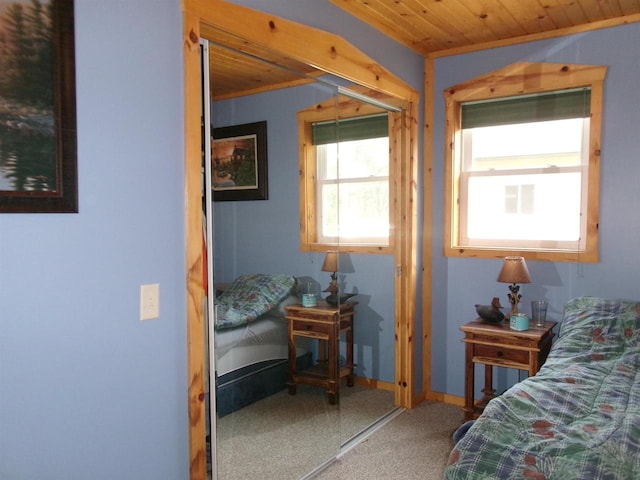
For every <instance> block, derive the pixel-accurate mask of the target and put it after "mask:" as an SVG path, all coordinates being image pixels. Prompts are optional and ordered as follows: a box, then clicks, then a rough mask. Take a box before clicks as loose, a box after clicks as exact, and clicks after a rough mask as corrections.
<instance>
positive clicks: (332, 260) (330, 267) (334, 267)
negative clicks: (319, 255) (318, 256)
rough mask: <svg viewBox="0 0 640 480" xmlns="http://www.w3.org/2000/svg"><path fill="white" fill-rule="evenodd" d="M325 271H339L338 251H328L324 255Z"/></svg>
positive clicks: (323, 266) (323, 269) (323, 265)
mask: <svg viewBox="0 0 640 480" xmlns="http://www.w3.org/2000/svg"><path fill="white" fill-rule="evenodd" d="M322 271H323V272H337V271H338V252H336V251H328V252H327V254H326V255H325V257H324V263H323V264H322Z"/></svg>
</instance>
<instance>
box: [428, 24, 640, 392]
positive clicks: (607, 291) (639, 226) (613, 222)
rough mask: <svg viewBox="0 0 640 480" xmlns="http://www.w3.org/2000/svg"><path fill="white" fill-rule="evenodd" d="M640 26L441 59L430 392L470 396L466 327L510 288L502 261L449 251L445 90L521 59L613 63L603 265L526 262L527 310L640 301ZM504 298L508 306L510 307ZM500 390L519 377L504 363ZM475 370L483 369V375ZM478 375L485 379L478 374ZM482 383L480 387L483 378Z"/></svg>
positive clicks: (554, 312) (606, 118) (603, 187)
mask: <svg viewBox="0 0 640 480" xmlns="http://www.w3.org/2000/svg"><path fill="white" fill-rule="evenodd" d="M639 44H640V24H638V23H635V24H631V25H628V26H622V27H616V28H611V29H605V30H599V31H594V32H589V33H584V34H580V35H573V36H570V37H566V38H559V39H553V40H547V41H540V42H535V43H530V44H524V45H518V46H512V47H505V48H499V49H493V50H488V51H483V52H476V53H470V54H466V55H459V56H454V57H448V58H442V59H438V60H437V61H436V62H435V73H436V76H435V91H436V95H435V103H434V105H435V115H436V122H435V124H434V146H433V149H434V158H435V162H434V163H435V164H434V179H435V181H434V191H433V203H434V225H433V228H434V232H437V233H436V235H435V238H434V247H433V257H434V282H433V298H434V304H433V338H434V339H438V341H436V342H434V345H433V351H432V361H433V363H432V364H433V371H432V379H433V380H432V388H433V389H434V390H436V391H441V392H447V393H450V394H454V395H462V394H463V392H464V377H463V375H462V372H463V370H464V348H463V344H462V343H461V342H460V338H461V337H462V335H461V332H460V330H459V327H460V325H462V324H463V323H466V322H467V321H469V320H470V319H472V318H473V317H474V314H475V312H474V308H473V305H474V304H475V303H487V302H488V301H489V300H490V299H491V298H492V297H493V296H497V295H499V296H501V298H503V300H504V301H505V302H506V301H507V300H506V294H507V292H508V290H507V286H506V285H505V284H499V283H496V281H495V279H496V277H497V275H498V272H499V270H500V267H501V261H499V260H474V259H446V258H443V256H442V246H443V245H442V241H443V240H442V224H443V211H442V208H438V207H439V206H440V205H441V202H442V198H443V195H444V192H443V181H442V179H443V171H444V163H443V160H442V159H443V158H444V146H443V139H444V121H443V118H444V101H443V96H442V91H443V90H444V89H445V88H447V87H449V86H452V85H455V84H457V83H460V82H462V81H465V80H468V79H471V78H473V77H475V76H478V75H481V74H484V73H487V72H490V71H492V70H495V69H497V68H501V67H503V66H505V65H508V64H510V63H513V62H518V61H528V62H553V63H578V64H594V65H606V66H608V67H609V69H608V74H607V78H606V80H605V93H604V111H603V133H602V165H601V174H600V262H599V263H597V264H582V263H577V264H576V263H555V262H534V261H531V262H527V265H528V267H529V271H530V273H531V276H532V279H533V283H531V284H528V285H523V286H522V293H523V301H524V302H525V303H524V304H523V308H524V309H525V311H528V302H529V301H530V300H532V299H534V298H546V299H547V300H548V301H549V303H550V316H551V317H552V318H554V319H560V318H561V315H562V309H563V305H564V304H565V303H566V302H567V301H568V300H570V299H571V298H574V297H577V296H581V295H596V296H605V297H625V298H635V299H639V298H640V289H639V288H638V271H639V269H640V255H638V238H640V215H639V214H638V213H637V211H636V207H635V206H636V205H638V203H639V202H640V188H638V178H639V173H640V167H639V165H638V152H640V136H639V135H638V125H639V124H640V94H639V93H638V87H637V85H638V82H637V79H638V76H639V75H640V52H639V51H638V49H637V48H635V46H636V45H639ZM503 304H504V303H503ZM498 370H499V372H498V373H497V375H498V380H499V382H498V389H499V390H504V389H505V388H507V387H508V386H509V385H511V384H512V383H513V382H514V381H516V380H517V378H518V377H517V375H516V374H515V373H514V372H513V371H511V370H509V371H507V370H505V369H498ZM477 373H480V371H478V372H477ZM476 378H478V375H477V376H476ZM482 378H483V377H482V376H480V380H478V381H477V382H476V385H477V388H478V390H479V388H480V383H481V379H482Z"/></svg>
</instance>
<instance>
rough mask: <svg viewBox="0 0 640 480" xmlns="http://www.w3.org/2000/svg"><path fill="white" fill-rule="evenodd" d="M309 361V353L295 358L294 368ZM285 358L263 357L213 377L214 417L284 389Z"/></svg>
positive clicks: (305, 366) (301, 366)
mask: <svg viewBox="0 0 640 480" xmlns="http://www.w3.org/2000/svg"><path fill="white" fill-rule="evenodd" d="M311 364H312V359H311V352H307V353H305V354H303V355H300V356H299V357H298V358H297V361H296V366H297V369H298V370H304V369H306V368H309V367H310V366H311ZM288 373H289V371H288V365H287V359H286V358H283V359H277V360H267V361H264V362H260V363H256V364H253V365H249V366H246V367H243V368H239V369H238V370H234V371H233V372H229V373H227V374H225V375H222V376H220V377H217V379H216V412H217V414H218V418H221V417H224V416H225V415H229V414H230V413H233V412H235V411H237V410H240V409H241V408H244V407H246V406H247V405H251V404H252V403H254V402H257V401H258V400H262V399H263V398H266V397H268V396H270V395H273V394H274V393H278V392H279V391H281V390H283V389H285V388H286V382H287V378H288Z"/></svg>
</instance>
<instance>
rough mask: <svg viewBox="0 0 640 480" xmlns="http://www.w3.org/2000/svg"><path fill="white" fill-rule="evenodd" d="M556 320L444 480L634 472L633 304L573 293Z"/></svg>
mask: <svg viewBox="0 0 640 480" xmlns="http://www.w3.org/2000/svg"><path fill="white" fill-rule="evenodd" d="M563 317H564V318H563V321H562V324H561V326H560V332H559V338H558V340H557V341H556V343H555V344H554V345H553V347H552V349H551V352H550V354H549V356H548V358H547V361H546V363H545V364H544V365H543V367H542V368H541V369H540V371H539V372H538V374H537V375H536V376H535V377H531V378H528V379H526V380H524V381H522V382H520V383H518V384H517V385H515V386H513V387H512V388H510V389H509V390H507V391H506V392H505V393H504V394H502V395H501V396H499V397H496V398H494V399H493V400H491V401H490V402H489V404H488V405H487V407H486V409H485V410H484V413H483V414H482V415H481V416H480V417H479V418H478V419H477V420H476V421H475V422H474V423H473V425H472V426H471V427H470V428H469V429H468V431H467V432H466V434H464V436H463V437H462V438H461V439H460V440H459V441H458V442H457V444H456V445H455V447H454V448H453V450H452V452H451V454H450V456H449V462H448V466H447V468H446V471H445V479H447V480H462V479H465V480H468V479H540V480H552V479H553V480H556V479H557V480H566V479H605V478H606V479H619V480H628V479H639V478H640V376H639V375H640V374H639V371H640V370H639V367H640V302H636V301H628V300H609V299H603V298H595V297H582V298H577V299H575V300H572V301H570V302H569V303H568V304H567V305H566V306H565V311H564V315H563Z"/></svg>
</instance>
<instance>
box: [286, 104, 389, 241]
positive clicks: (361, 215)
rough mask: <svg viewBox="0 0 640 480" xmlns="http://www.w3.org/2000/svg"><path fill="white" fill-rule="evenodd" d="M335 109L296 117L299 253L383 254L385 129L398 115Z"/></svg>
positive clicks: (386, 194)
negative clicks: (298, 167)
mask: <svg viewBox="0 0 640 480" xmlns="http://www.w3.org/2000/svg"><path fill="white" fill-rule="evenodd" d="M350 106H351V107H350ZM336 108H337V107H336ZM336 108H329V107H328V108H326V109H322V108H318V106H314V107H313V108H310V109H308V110H304V111H301V112H299V113H298V127H299V136H300V225H301V248H302V250H303V251H324V250H326V249H327V248H331V247H333V248H335V247H336V246H337V245H340V247H341V250H343V251H352V252H369V253H389V252H390V251H391V247H392V243H393V240H392V235H391V232H392V225H393V210H392V208H391V201H392V200H391V199H392V198H393V188H392V181H391V180H392V178H393V176H394V169H393V162H392V161H391V158H392V156H391V151H392V147H391V144H392V143H393V140H392V139H393V138H394V133H393V129H392V128H390V127H389V125H390V122H391V120H392V117H393V116H394V115H399V114H396V113H393V112H381V111H380V109H379V108H375V107H371V106H366V105H360V106H359V107H358V108H353V102H352V101H351V102H344V104H341V106H340V108H337V110H336ZM336 111H339V115H336ZM337 116H339V117H340V118H339V119H338V118H336V117H337Z"/></svg>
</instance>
